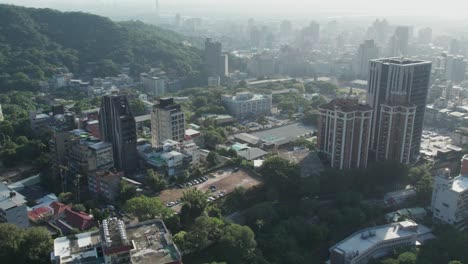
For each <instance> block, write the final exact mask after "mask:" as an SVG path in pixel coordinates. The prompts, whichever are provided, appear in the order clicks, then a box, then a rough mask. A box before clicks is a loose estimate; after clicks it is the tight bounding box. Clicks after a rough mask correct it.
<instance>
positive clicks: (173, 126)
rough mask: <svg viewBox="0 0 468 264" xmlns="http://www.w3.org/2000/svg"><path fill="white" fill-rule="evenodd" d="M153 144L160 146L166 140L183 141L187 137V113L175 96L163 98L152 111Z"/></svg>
mask: <svg viewBox="0 0 468 264" xmlns="http://www.w3.org/2000/svg"><path fill="white" fill-rule="evenodd" d="M151 136H152V138H151V144H152V145H153V147H158V146H160V145H161V143H162V142H163V141H165V140H168V139H171V140H174V141H178V142H180V141H182V140H183V139H184V137H185V115H184V112H183V111H182V109H181V108H180V105H179V104H176V103H174V99H173V98H161V99H160V100H159V104H156V105H154V107H153V111H152V112H151Z"/></svg>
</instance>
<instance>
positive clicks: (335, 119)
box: [317, 99, 372, 169]
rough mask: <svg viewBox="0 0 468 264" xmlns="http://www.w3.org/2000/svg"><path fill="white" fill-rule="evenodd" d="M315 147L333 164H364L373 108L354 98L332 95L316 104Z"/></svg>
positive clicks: (343, 166) (333, 165) (365, 163)
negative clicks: (317, 120) (317, 110)
mask: <svg viewBox="0 0 468 264" xmlns="http://www.w3.org/2000/svg"><path fill="white" fill-rule="evenodd" d="M319 112H320V117H319V122H318V136H317V139H318V143H317V145H318V148H319V150H320V151H321V152H322V153H324V154H326V155H327V159H328V160H329V162H330V165H331V167H332V168H337V169H350V168H366V167H367V160H368V152H369V143H370V133H371V121H372V109H371V108H370V106H368V105H364V104H360V103H359V102H358V100H357V99H335V100H333V101H331V102H330V103H327V104H323V105H320V106H319Z"/></svg>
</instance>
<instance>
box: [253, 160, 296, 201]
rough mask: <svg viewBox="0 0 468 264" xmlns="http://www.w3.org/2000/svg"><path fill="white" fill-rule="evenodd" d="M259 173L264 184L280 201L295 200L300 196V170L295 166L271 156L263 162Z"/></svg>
mask: <svg viewBox="0 0 468 264" xmlns="http://www.w3.org/2000/svg"><path fill="white" fill-rule="evenodd" d="M259 172H260V174H261V175H262V176H263V178H264V179H265V184H266V185H267V186H268V187H269V188H271V189H272V190H274V191H275V192H276V193H277V194H278V197H279V198H280V199H284V200H290V199H297V198H298V197H299V196H300V192H299V191H298V190H300V170H299V167H298V166H297V165H295V164H292V163H290V162H289V161H287V160H285V159H283V158H280V157H278V156H273V157H270V158H268V159H266V160H265V162H264V163H263V165H262V167H261V168H260V170H259Z"/></svg>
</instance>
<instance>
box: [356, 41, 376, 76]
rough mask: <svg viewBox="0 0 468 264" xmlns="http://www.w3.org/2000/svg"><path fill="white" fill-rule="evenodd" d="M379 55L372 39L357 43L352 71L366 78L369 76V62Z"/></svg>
mask: <svg viewBox="0 0 468 264" xmlns="http://www.w3.org/2000/svg"><path fill="white" fill-rule="evenodd" d="M378 57H379V48H378V47H377V45H375V42H374V40H366V41H364V43H362V44H361V45H359V49H358V52H357V54H356V58H355V62H354V72H355V73H356V74H357V75H358V76H359V78H360V79H363V80H367V78H368V76H369V62H370V61H371V60H374V59H377V58H378Z"/></svg>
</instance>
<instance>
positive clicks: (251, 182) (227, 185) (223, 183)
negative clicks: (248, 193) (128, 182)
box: [158, 168, 262, 211]
mask: <svg viewBox="0 0 468 264" xmlns="http://www.w3.org/2000/svg"><path fill="white" fill-rule="evenodd" d="M206 176H208V178H209V179H208V181H206V182H203V183H201V184H198V185H196V186H195V188H197V189H199V190H201V191H204V192H207V191H208V192H210V188H209V187H210V186H211V185H214V186H216V187H217V188H218V190H217V191H216V192H215V193H217V192H219V191H225V192H226V193H227V194H228V193H230V192H232V191H233V190H234V189H235V188H236V187H240V186H242V187H244V188H246V189H250V188H252V187H255V186H258V185H260V184H261V183H262V182H261V180H260V179H258V178H255V177H254V176H253V175H251V173H250V172H248V171H246V170H243V169H239V170H238V171H236V172H234V171H233V168H228V169H223V170H219V171H216V172H213V173H210V174H209V175H206ZM184 190H185V188H184V189H179V188H171V189H167V190H164V191H162V192H161V193H160V194H159V196H158V197H159V199H161V201H162V202H163V203H164V204H166V203H168V202H173V201H176V200H177V199H180V198H181V197H182V193H183V192H184ZM172 209H174V210H175V211H179V210H180V205H179V206H174V207H172Z"/></svg>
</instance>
